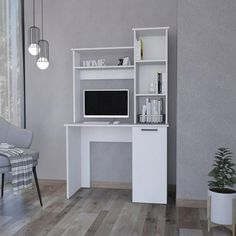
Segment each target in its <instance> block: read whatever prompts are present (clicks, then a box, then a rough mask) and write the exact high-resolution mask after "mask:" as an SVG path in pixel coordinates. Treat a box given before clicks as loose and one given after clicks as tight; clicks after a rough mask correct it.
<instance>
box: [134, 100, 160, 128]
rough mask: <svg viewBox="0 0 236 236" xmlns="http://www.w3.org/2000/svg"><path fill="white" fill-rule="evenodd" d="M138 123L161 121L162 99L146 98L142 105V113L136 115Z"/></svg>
mask: <svg viewBox="0 0 236 236" xmlns="http://www.w3.org/2000/svg"><path fill="white" fill-rule="evenodd" d="M138 119H139V122H140V123H156V124H157V123H163V122H164V114H163V99H158V100H156V99H151V100H150V99H149V98H146V104H145V105H143V107H142V114H140V115H139V117H138Z"/></svg>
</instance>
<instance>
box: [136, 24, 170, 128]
mask: <svg viewBox="0 0 236 236" xmlns="http://www.w3.org/2000/svg"><path fill="white" fill-rule="evenodd" d="M168 29H169V27H160V28H134V29H133V32H134V122H135V123H139V116H140V114H142V109H143V106H144V105H145V104H146V102H147V99H149V100H150V101H151V100H153V99H157V100H161V101H162V106H163V118H164V121H163V123H164V124H168ZM140 42H141V43H140ZM140 45H142V46H141V48H142V49H141V48H140ZM141 51H142V52H141ZM157 73H161V75H162V79H163V80H165V81H164V82H165V85H166V86H165V91H164V92H162V93H161V94H158V93H157V91H156V93H150V92H149V87H150V84H151V83H152V84H154V85H155V86H156V83H157Z"/></svg>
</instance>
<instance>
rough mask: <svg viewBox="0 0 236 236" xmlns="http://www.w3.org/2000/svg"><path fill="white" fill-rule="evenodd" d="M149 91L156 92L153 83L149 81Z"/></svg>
mask: <svg viewBox="0 0 236 236" xmlns="http://www.w3.org/2000/svg"><path fill="white" fill-rule="evenodd" d="M149 93H156V86H155V83H150V84H149Z"/></svg>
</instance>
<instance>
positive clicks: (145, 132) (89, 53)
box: [65, 27, 168, 204]
mask: <svg viewBox="0 0 236 236" xmlns="http://www.w3.org/2000/svg"><path fill="white" fill-rule="evenodd" d="M133 33H134V46H132V47H106V48H75V49H72V53H73V123H71V124H65V127H66V168H67V198H68V199H69V198H70V197H71V196H72V195H73V194H74V193H75V192H76V191H78V190H79V189H80V188H83V187H85V188H89V187H90V142H131V143H132V201H133V202H143V203H161V204H166V203H167V128H168V27H161V28H135V29H133ZM140 42H141V48H142V49H141V51H142V52H141V57H140ZM138 44H139V45H138ZM124 57H129V59H130V61H131V64H130V65H129V64H128V65H120V66H118V65H117V61H118V59H119V58H124ZM99 58H104V59H105V61H106V65H100V66H97V65H96V66H85V64H84V63H83V61H84V60H91V59H99ZM157 72H158V73H162V74H163V75H164V79H165V87H164V89H162V91H161V92H160V91H157V90H156V92H150V88H149V87H150V84H151V83H152V82H153V81H154V80H155V77H156V76H157ZM98 81H99V83H97V82H98ZM102 81H103V82H102ZM127 81H129V84H131V87H132V88H131V89H130V88H129V89H130V90H132V91H130V92H129V103H130V104H129V107H130V111H129V113H130V114H129V118H128V119H120V123H118V124H117V123H114V122H112V120H109V121H108V122H107V120H106V122H104V120H100V119H95V118H94V119H92V120H91V119H89V120H88V119H85V118H84V117H83V111H82V109H83V106H82V104H83V101H82V100H83V89H84V88H87V89H89V88H90V87H88V86H91V88H92V89H94V88H96V86H95V85H96V84H99V86H100V89H103V88H104V87H103V86H108V88H109V89H114V88H115V89H116V88H120V87H121V88H123V89H126V88H125V87H124V84H125V82H127ZM121 84H122V85H121ZM111 86H114V87H111ZM106 89H107V87H106ZM147 99H150V100H152V99H156V100H161V101H162V112H163V119H162V120H161V122H159V121H158V122H152V121H151V120H147V121H146V120H145V118H144V120H140V119H141V118H140V114H142V113H143V110H142V109H143V105H144V104H145V103H146V102H147ZM101 121H103V122H101ZM140 121H141V122H140Z"/></svg>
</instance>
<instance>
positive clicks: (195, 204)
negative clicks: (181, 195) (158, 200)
mask: <svg viewBox="0 0 236 236" xmlns="http://www.w3.org/2000/svg"><path fill="white" fill-rule="evenodd" d="M176 207H188V208H206V207H207V200H189V199H176Z"/></svg>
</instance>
